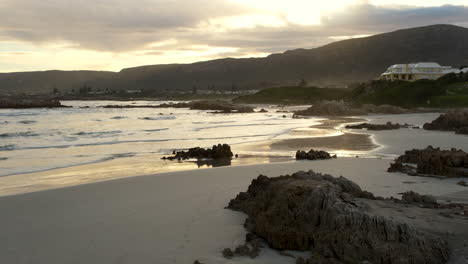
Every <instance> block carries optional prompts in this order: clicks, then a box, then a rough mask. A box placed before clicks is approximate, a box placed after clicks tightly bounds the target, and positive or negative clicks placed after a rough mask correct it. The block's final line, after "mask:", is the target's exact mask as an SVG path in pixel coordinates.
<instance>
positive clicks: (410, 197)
mask: <svg viewBox="0 0 468 264" xmlns="http://www.w3.org/2000/svg"><path fill="white" fill-rule="evenodd" d="M401 201H403V202H407V203H417V204H420V205H423V206H424V207H433V206H435V205H437V200H436V198H435V197H434V196H432V195H421V194H419V193H415V192H413V191H409V192H404V193H402V195H401Z"/></svg>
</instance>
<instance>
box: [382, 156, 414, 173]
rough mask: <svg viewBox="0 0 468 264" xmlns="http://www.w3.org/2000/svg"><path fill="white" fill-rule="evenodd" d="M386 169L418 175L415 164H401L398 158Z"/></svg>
mask: <svg viewBox="0 0 468 264" xmlns="http://www.w3.org/2000/svg"><path fill="white" fill-rule="evenodd" d="M387 171H388V172H402V173H406V174H408V175H411V176H417V175H418V172H417V168H416V167H415V166H411V165H407V164H403V163H402V162H401V161H399V160H396V161H395V162H394V163H391V164H390V167H389V168H388V169H387Z"/></svg>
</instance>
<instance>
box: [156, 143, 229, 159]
mask: <svg viewBox="0 0 468 264" xmlns="http://www.w3.org/2000/svg"><path fill="white" fill-rule="evenodd" d="M172 154H173V155H174V156H172V157H163V159H168V160H175V159H177V160H186V159H231V158H232V156H233V153H232V151H231V146H229V145H228V144H222V145H221V144H218V145H214V146H213V147H212V148H211V149H204V148H200V147H196V148H191V149H189V150H188V151H178V152H175V151H174V152H173V153H172Z"/></svg>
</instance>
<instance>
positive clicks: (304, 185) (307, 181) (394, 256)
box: [228, 171, 450, 264]
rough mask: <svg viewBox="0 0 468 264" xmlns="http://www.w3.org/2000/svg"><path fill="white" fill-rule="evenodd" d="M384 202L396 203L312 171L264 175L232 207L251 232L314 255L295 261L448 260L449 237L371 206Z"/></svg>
mask: <svg viewBox="0 0 468 264" xmlns="http://www.w3.org/2000/svg"><path fill="white" fill-rule="evenodd" d="M381 203H388V204H395V203H394V202H393V201H390V200H388V201H387V200H385V201H382V200H376V198H374V196H373V195H372V194H370V193H368V192H365V191H363V190H361V188H360V187H359V186H358V185H357V184H355V183H353V182H351V181H349V180H347V179H345V178H343V177H340V178H335V177H333V176H330V175H322V174H318V173H314V172H313V171H309V172H298V173H295V174H293V175H286V176H280V177H276V178H269V177H267V176H263V175H260V176H258V178H257V179H254V180H253V181H252V183H251V185H250V186H249V188H248V190H247V192H241V193H239V194H238V195H237V197H236V198H235V199H232V200H231V201H230V202H229V205H228V208H230V209H232V210H237V211H241V212H244V213H246V214H247V215H248V218H247V219H246V222H245V225H244V226H245V228H246V229H247V231H248V232H252V233H255V234H256V235H258V236H259V237H262V238H264V239H265V240H266V242H267V243H268V244H269V245H270V247H272V248H274V249H277V250H300V251H309V250H311V251H312V252H313V254H314V255H313V257H312V258H310V259H300V258H298V259H297V260H296V263H362V262H363V261H368V262H370V263H374V264H383V263H390V264H400V263H401V264H403V263H405V264H406V263H427V264H432V263H434V264H435V263H445V262H446V261H447V260H448V258H449V253H450V252H449V248H448V244H447V242H446V241H445V240H443V239H442V238H440V237H438V236H436V235H434V234H432V233H429V232H427V231H425V230H423V229H420V228H419V227H415V226H409V225H408V224H406V223H405V222H398V221H396V220H392V219H390V218H388V217H385V216H382V215H376V214H375V213H374V211H373V210H371V209H370V208H371V206H370V205H374V206H377V205H380V204H381ZM396 205H398V204H396ZM385 208H387V207H385ZM389 208H390V207H389ZM389 210H390V209H389Z"/></svg>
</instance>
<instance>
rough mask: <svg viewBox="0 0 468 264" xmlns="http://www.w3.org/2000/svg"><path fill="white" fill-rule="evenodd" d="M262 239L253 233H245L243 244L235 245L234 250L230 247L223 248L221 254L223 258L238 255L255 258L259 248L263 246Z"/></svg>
mask: <svg viewBox="0 0 468 264" xmlns="http://www.w3.org/2000/svg"><path fill="white" fill-rule="evenodd" d="M263 243H264V242H263V240H262V239H261V238H259V237H258V236H256V235H255V234H253V233H247V235H246V237H245V244H243V245H239V246H237V247H236V248H235V249H234V251H232V250H231V249H230V248H225V249H224V250H223V256H224V257H225V258H232V257H234V256H238V257H250V258H256V257H258V255H259V253H260V248H262V247H263Z"/></svg>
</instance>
